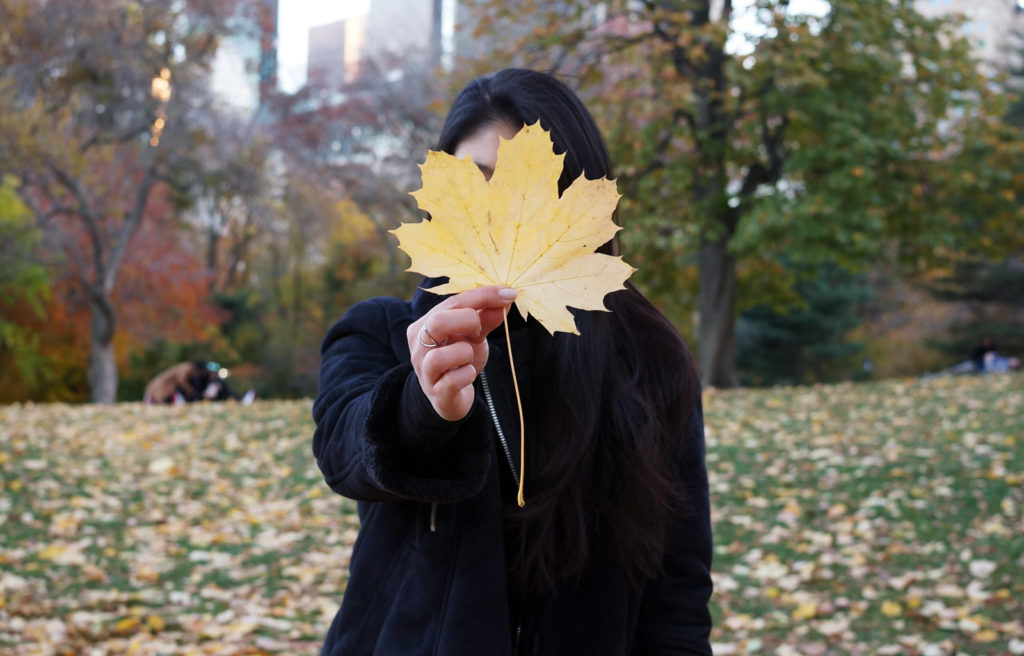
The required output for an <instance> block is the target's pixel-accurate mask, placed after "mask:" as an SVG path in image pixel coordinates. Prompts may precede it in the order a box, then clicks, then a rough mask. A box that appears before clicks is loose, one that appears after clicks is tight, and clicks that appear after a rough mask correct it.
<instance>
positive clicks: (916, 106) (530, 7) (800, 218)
mask: <svg viewBox="0 0 1024 656" xmlns="http://www.w3.org/2000/svg"><path fill="white" fill-rule="evenodd" d="M476 15H477V17H478V18H479V31H480V33H482V34H487V35H489V37H490V38H492V39H498V40H499V42H500V40H501V39H502V38H505V39H506V40H508V39H509V38H511V39H512V40H513V41H514V43H513V44H511V45H510V46H498V45H495V49H496V50H500V51H502V52H509V53H515V57H514V60H513V61H514V63H516V64H520V65H525V66H529V67H532V68H538V69H541V70H549V71H552V72H554V73H556V74H559V75H564V76H566V77H567V79H568V81H569V82H570V83H571V84H572V85H573V86H576V87H577V88H580V89H581V91H582V92H583V94H584V96H585V97H586V99H587V103H588V106H589V107H591V108H592V109H593V111H594V112H595V113H596V115H597V117H598V121H599V123H600V124H602V125H603V126H604V129H605V132H606V135H607V136H608V138H609V142H610V144H609V145H610V148H611V150H612V157H613V161H614V162H615V163H616V165H617V167H618V174H619V176H620V187H621V190H622V192H623V193H624V196H625V198H624V199H623V202H622V205H621V208H622V211H621V212H620V216H621V217H622V218H623V220H624V222H625V223H626V224H627V231H626V240H627V243H626V245H627V248H628V253H631V261H632V262H634V263H636V264H637V266H639V268H640V271H639V272H638V274H637V277H638V280H639V282H641V284H643V285H644V286H645V288H646V289H647V290H648V291H649V292H650V293H651V294H652V295H653V296H654V297H655V298H656V300H659V301H661V302H662V304H663V306H665V307H672V305H673V303H677V301H678V299H679V298H680V297H681V296H688V297H689V298H694V299H695V305H696V308H695V309H696V310H697V311H698V314H699V325H698V329H697V342H698V348H699V350H698V361H699V365H700V368H701V372H702V376H703V378H704V380H705V382H706V383H709V384H711V385H717V386H731V385H734V384H736V383H737V382H738V377H737V370H736V358H735V346H736V342H735V334H734V332H735V318H736V316H737V312H738V311H740V310H742V308H744V307H752V306H755V305H759V304H761V303H764V302H766V301H775V300H777V299H780V298H784V297H786V296H789V297H792V295H793V292H792V288H791V286H792V285H793V284H794V283H795V282H796V281H797V280H798V277H797V276H794V275H792V273H787V272H786V266H788V264H787V263H793V264H796V265H800V266H805V267H813V266H814V265H817V264H822V263H828V262H834V263H837V264H839V265H841V266H843V267H845V268H848V269H851V270H858V269H861V268H864V267H865V266H867V265H869V264H870V263H873V262H879V261H883V262H888V263H897V264H903V265H908V266H911V267H915V268H916V267H924V266H928V265H929V263H933V262H935V261H937V260H941V259H943V258H948V257H950V256H951V254H953V253H956V252H959V251H963V250H969V249H980V250H984V251H986V252H996V251H1004V252H1005V251H1007V250H1008V249H1012V248H1013V247H1014V245H1016V244H1020V242H1021V238H1022V235H1021V231H1020V230H1019V211H1018V208H1017V206H1016V203H1015V202H1014V194H1013V190H1014V189H1015V188H1016V189H1019V188H1021V187H1022V186H1024V178H1022V177H1021V173H1019V172H1020V171H1022V170H1024V166H1022V158H1021V143H1020V139H1019V135H1013V134H1009V133H1008V132H1007V131H1006V130H1005V129H1004V127H1005V126H1004V124H1002V122H1001V121H1000V120H998V117H1000V116H1002V113H1003V111H1004V101H1005V98H1003V97H1001V96H1000V95H999V94H998V93H997V92H996V91H995V90H994V85H993V83H992V80H989V79H987V78H986V77H984V76H983V75H982V74H981V73H980V72H979V71H978V67H977V66H976V62H975V61H974V60H972V58H971V56H970V52H969V47H968V44H967V42H966V41H965V40H964V39H962V38H961V37H960V36H959V33H958V25H957V22H956V21H955V20H954V19H943V18H936V19H931V18H926V17H924V16H922V15H921V14H919V13H917V12H916V11H915V10H914V3H913V2H910V1H909V0H900V1H897V2H893V1H890V0H865V1H864V2H834V3H831V8H830V10H829V11H828V13H827V14H826V15H825V16H813V15H802V14H799V13H796V12H794V11H792V10H791V9H790V8H789V3H788V2H785V1H784V0H758V1H757V2H755V3H753V7H752V9H750V11H749V14H748V16H747V20H746V22H744V23H742V24H743V25H746V26H747V27H745V28H744V34H741V33H740V32H739V31H738V29H739V28H738V27H737V26H738V25H741V23H739V22H734V18H736V17H735V16H734V9H733V3H732V2H731V1H729V0H726V1H725V2H711V1H710V0H663V1H656V0H643V1H641V2H634V1H631V0H618V1H613V2H607V3H601V5H600V6H599V7H598V6H595V5H594V4H593V3H590V2H585V1H583V0H575V1H572V2H525V1H522V2H514V3H509V2H499V1H498V0H478V1H477V3H476ZM509 35H511V37H509ZM694 269H696V270H697V272H698V274H699V275H698V283H697V290H696V294H694V293H693V290H692V289H685V288H684V286H685V285H687V284H691V281H692V280H693V271H694ZM680 309H684V308H680ZM693 309H694V308H693V307H692V306H691V307H690V308H689V310H690V311H692V310H693ZM682 316H683V315H677V316H676V319H677V320H678V319H680V318H682Z"/></svg>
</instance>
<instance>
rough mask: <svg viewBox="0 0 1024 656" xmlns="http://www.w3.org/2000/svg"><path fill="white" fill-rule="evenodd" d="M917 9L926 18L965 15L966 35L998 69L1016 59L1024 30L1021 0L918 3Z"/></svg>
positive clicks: (981, 54)
mask: <svg viewBox="0 0 1024 656" xmlns="http://www.w3.org/2000/svg"><path fill="white" fill-rule="evenodd" d="M916 7H917V10H918V11H919V12H921V13H922V14H924V15H925V16H936V15H939V14H962V15H963V16H964V18H965V22H964V25H963V32H964V36H966V37H967V39H968V40H969V41H970V42H971V45H972V46H973V47H974V51H975V53H977V55H978V57H979V58H980V59H982V60H984V61H986V62H989V63H992V64H994V65H995V66H998V67H1003V66H1006V65H1008V64H1010V63H1012V62H1014V61H1016V60H1017V58H1018V56H1019V52H1020V50H1021V48H1022V37H1021V33H1022V31H1024V6H1022V2H1021V1H1020V0H917V2H916Z"/></svg>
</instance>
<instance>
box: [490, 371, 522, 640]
mask: <svg viewBox="0 0 1024 656" xmlns="http://www.w3.org/2000/svg"><path fill="white" fill-rule="evenodd" d="M480 385H481V386H482V387H483V390H484V399H485V400H486V401H487V409H488V410H490V411H491V421H493V422H494V430H496V431H497V432H498V440H500V441H501V448H502V450H503V451H504V452H505V458H506V460H508V467H509V469H511V470H512V478H514V479H515V481H516V485H519V472H518V471H516V461H515V460H514V459H513V458H512V450H511V449H509V448H508V440H506V439H505V431H503V430H501V422H499V421H498V411H497V410H495V409H494V397H492V396H491V386H490V385H488V384H487V374H486V373H485V372H483V371H481V372H480ZM522 636H523V623H522V622H519V623H518V624H516V639H515V641H514V642H513V643H512V656H519V642H520V639H521V638H522Z"/></svg>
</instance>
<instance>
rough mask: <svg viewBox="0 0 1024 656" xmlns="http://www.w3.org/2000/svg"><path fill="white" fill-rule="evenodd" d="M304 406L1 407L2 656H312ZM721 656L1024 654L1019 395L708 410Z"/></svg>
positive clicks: (347, 530)
mask: <svg viewBox="0 0 1024 656" xmlns="http://www.w3.org/2000/svg"><path fill="white" fill-rule="evenodd" d="M309 405H310V404H309V402H308V401H305V402H259V403H256V404H255V405H253V406H250V407H242V406H238V405H235V404H216V405H202V406H190V407H182V408H171V407H168V408H154V407H145V406H142V405H139V404H123V405H118V406H115V407H93V406H65V405H23V406H6V407H0V490H2V493H0V654H11V655H14V654H84V655H87V656H92V655H101V654H125V653H129V654H139V655H149V654H152V655H155V654H250V655H252V654H288V655H300V656H301V655H307V654H308V655H311V656H312V655H313V654H316V653H318V651H317V650H318V647H319V641H320V639H321V638H322V636H323V634H324V633H325V632H326V629H327V624H328V623H329V622H330V619H331V617H332V616H333V614H334V612H335V610H336V609H337V605H338V603H339V602H340V599H341V595H342V593H343V592H344V588H345V576H346V567H347V564H348V559H349V555H350V553H351V549H352V543H353V540H354V539H355V535H356V530H357V521H356V519H355V515H354V504H352V503H351V502H348V501H345V500H342V499H341V498H340V497H337V496H335V495H333V494H332V493H330V492H329V490H327V488H326V487H325V486H324V484H323V482H322V480H321V478H320V475H319V473H318V472H317V470H316V466H315V464H314V463H313V458H312V453H311V450H310V439H311V435H312V421H311V419H310V416H309ZM705 409H706V420H707V433H708V468H709V471H710V476H711V488H712V503H713V521H714V524H715V540H716V550H715V583H716V591H715V597H714V607H713V611H714V614H715V621H716V627H715V630H714V633H713V636H712V637H713V641H714V643H715V651H716V654H719V655H724V654H748V653H761V654H781V655H786V654H806V655H808V656H814V655H826V654H836V655H838V654H851V655H853V654H857V655H865V656H866V655H868V654H908V655H915V654H923V655H928V656H939V655H945V654H948V655H952V654H954V653H955V654H1024V529H1022V527H1024V487H1022V484H1024V471H1022V470H1024V435H1022V432H1024V431H1022V428H1024V376H1021V375H1001V376H989V377H984V378H982V377H962V378H955V379H954V378H939V379H931V380H924V381H907V382H900V381H890V382H883V383H873V384H862V385H840V386H823V387H814V388H787V389H772V390H754V391H751V390H743V391H730V392H718V391H712V392H709V393H707V394H706V395H705Z"/></svg>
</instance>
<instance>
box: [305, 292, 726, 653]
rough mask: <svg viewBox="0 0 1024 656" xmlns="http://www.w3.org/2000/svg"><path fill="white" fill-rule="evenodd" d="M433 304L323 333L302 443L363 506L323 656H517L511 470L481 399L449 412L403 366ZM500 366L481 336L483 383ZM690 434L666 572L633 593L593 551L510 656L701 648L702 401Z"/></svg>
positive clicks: (496, 375)
mask: <svg viewBox="0 0 1024 656" xmlns="http://www.w3.org/2000/svg"><path fill="white" fill-rule="evenodd" d="M439 300H440V299H439V298H438V297H436V296H434V295H433V294H427V293H424V292H419V293H418V294H417V296H416V297H415V298H414V299H413V301H412V302H411V303H409V302H404V301H400V300H398V299H389V298H377V299H373V300H370V301H365V302H363V303H360V304H358V305H356V306H354V307H353V308H352V309H351V310H350V311H349V312H348V313H347V314H346V315H345V316H344V317H343V318H342V319H341V320H340V321H339V322H338V323H337V324H335V325H334V327H332V328H331V330H330V331H329V332H328V334H327V337H326V338H325V340H324V344H323V349H322V355H323V361H322V364H321V368H320V393H319V396H318V397H317V399H316V402H315V403H314V406H313V416H314V419H315V420H316V424H317V426H316V433H315V435H314V438H313V451H314V453H315V455H316V459H317V464H318V465H319V467H320V469H321V471H322V472H323V474H324V478H325V479H326V481H327V483H328V485H330V487H331V488H332V489H333V490H334V491H335V492H337V493H338V494H341V495H343V496H346V497H349V498H352V499H355V500H357V501H358V502H359V504H358V506H359V517H360V521H361V528H360V531H359V537H358V539H357V540H356V544H355V548H354V550H353V552H352V560H351V564H350V568H349V582H348V586H347V588H346V589H345V592H344V599H343V601H342V605H341V610H340V611H339V612H338V615H337V616H336V617H335V619H334V622H333V623H332V624H331V627H330V630H329V631H328V634H327V638H326V641H325V644H324V647H323V652H322V653H323V654H324V655H326V656H342V655H344V656H363V655H370V654H374V655H378V656H407V655H409V656H412V655H416V656H419V655H423V656H427V655H431V656H465V655H477V654H480V655H485V656H510V655H511V654H512V649H513V648H512V643H513V640H512V638H511V635H512V630H511V628H510V626H509V624H510V620H509V609H508V600H507V592H506V591H507V584H506V571H505V551H504V532H503V531H504V529H503V521H502V507H501V500H500V490H499V467H500V466H507V464H505V463H504V459H503V458H502V457H499V455H498V454H497V452H496V444H497V438H496V436H495V431H494V428H493V426H492V423H491V419H490V414H489V412H488V410H487V409H486V407H485V406H484V404H483V401H482V400H481V398H480V397H481V395H480V394H477V401H476V403H475V404H474V407H473V409H472V410H471V411H470V413H469V415H468V416H467V417H466V418H465V419H463V420H462V421H460V422H454V423H451V422H446V421H444V420H443V419H441V418H440V417H438V415H437V414H436V413H435V412H434V410H433V408H432V407H431V405H430V403H429V401H428V400H427V399H426V397H425V396H424V395H423V393H422V391H421V390H420V387H419V384H418V382H417V380H416V377H415V374H414V372H413V369H412V365H411V363H410V362H409V348H408V344H407V341H406V335H405V331H406V328H407V327H408V325H409V324H410V323H411V322H412V321H415V320H416V318H418V317H420V316H422V315H423V314H424V313H426V312H427V311H428V310H429V309H430V308H431V307H433V305H435V304H436V303H437V302H438V301H439ZM498 332H500V331H498ZM503 361H504V359H503V358H501V357H497V356H496V353H495V350H494V348H493V343H492V351H491V357H490V358H489V359H488V364H487V367H486V369H485V371H486V372H487V373H488V376H489V377H491V379H492V380H504V379H505V378H502V376H503V375H504V372H502V371H501V367H502V363H503ZM507 366H508V365H507V363H505V364H504V367H505V368H506V370H507ZM492 387H494V386H493V385H492ZM513 403H514V401H513V400H512V398H511V395H510V394H507V395H497V396H496V397H495V404H496V406H497V408H496V409H497V412H498V416H499V417H500V418H501V417H512V416H513V415H514V413H515V412H516V411H515V406H514V405H512V404H513ZM506 432H508V431H506ZM687 433H688V434H687V435H685V436H681V437H682V438H683V439H685V440H686V442H687V444H691V445H692V447H693V451H692V452H691V453H689V454H687V460H688V461H689V462H696V463H699V465H698V466H697V467H696V468H695V470H694V471H689V472H685V473H684V476H685V478H684V480H686V481H688V483H687V486H686V487H687V489H686V494H687V495H688V497H689V499H690V501H691V504H690V507H691V511H690V512H689V513H688V514H687V516H685V517H680V518H678V521H676V522H675V523H674V525H673V526H672V529H671V535H670V540H669V547H668V549H667V550H666V553H665V559H664V573H663V575H661V576H660V577H658V578H657V579H654V580H651V581H648V582H647V583H646V584H645V585H644V586H643V588H642V590H639V591H638V590H635V589H631V588H630V587H629V586H628V585H627V582H626V580H625V576H624V573H623V571H622V569H621V568H620V567H618V566H616V564H615V563H614V562H613V561H612V560H611V559H604V562H600V563H597V564H595V566H593V567H591V569H590V571H589V573H588V574H587V575H585V576H584V577H583V578H582V580H580V581H579V582H578V583H575V584H573V585H571V586H568V585H567V586H563V588H561V589H560V590H559V591H558V593H557V594H556V595H555V596H554V597H553V598H551V599H549V600H547V601H546V602H545V603H544V604H543V608H538V609H535V613H536V617H537V618H538V619H537V620H536V626H535V627H533V630H530V631H528V633H529V635H524V636H523V637H522V641H521V644H520V647H519V651H518V653H519V654H521V655H522V656H526V655H528V654H533V655H537V656H541V655H543V656H548V655H555V654H559V655H561V654H588V655H602V654H607V655H609V656H611V655H616V656H618V655H622V656H627V655H650V656H655V655H662V654H665V655H667V654H701V655H703V654H711V648H710V645H709V640H708V635H709V632H710V628H711V618H710V614H709V612H708V606H707V604H708V599H709V597H710V595H711V577H710V563H711V527H710V518H709V510H708V487H707V473H706V471H705V469H704V464H703V463H704V453H703V451H704V437H703V420H702V416H701V413H700V410H699V407H698V408H697V409H696V410H695V411H694V413H693V416H692V417H691V418H690V421H689V424H688V427H687Z"/></svg>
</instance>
